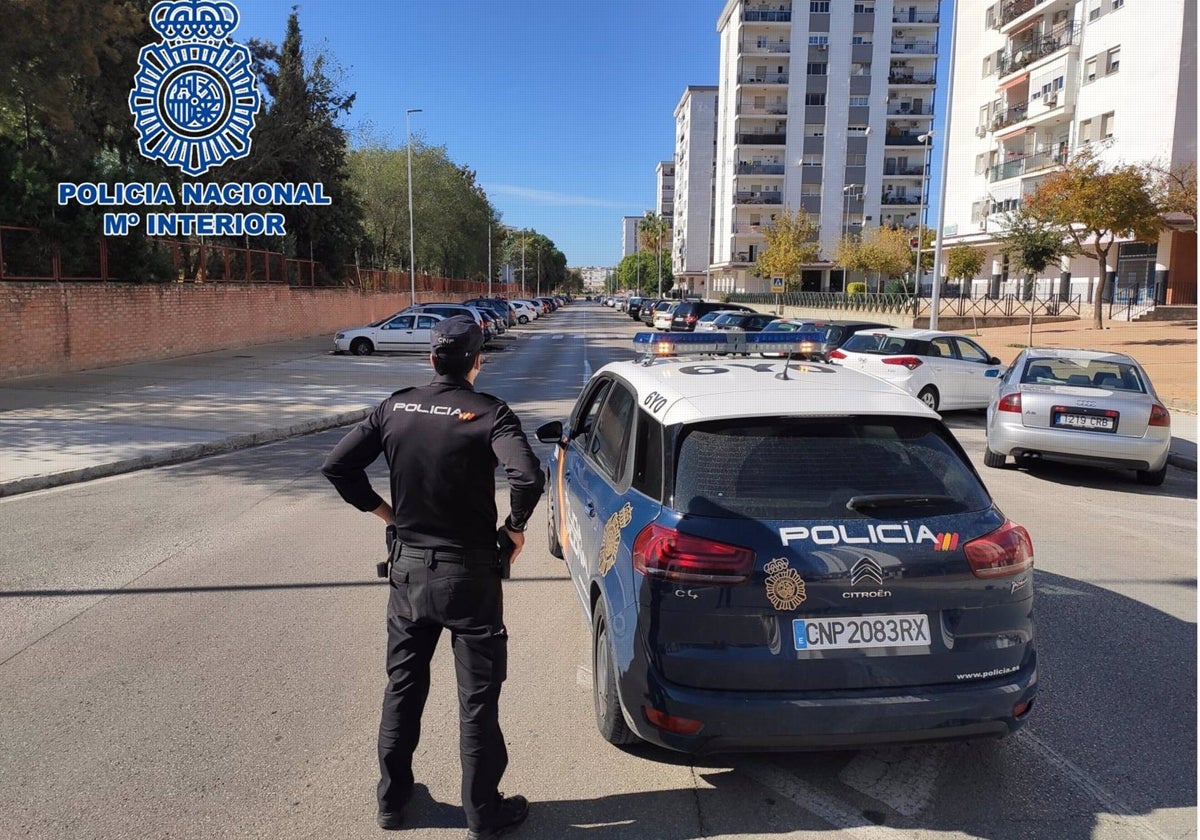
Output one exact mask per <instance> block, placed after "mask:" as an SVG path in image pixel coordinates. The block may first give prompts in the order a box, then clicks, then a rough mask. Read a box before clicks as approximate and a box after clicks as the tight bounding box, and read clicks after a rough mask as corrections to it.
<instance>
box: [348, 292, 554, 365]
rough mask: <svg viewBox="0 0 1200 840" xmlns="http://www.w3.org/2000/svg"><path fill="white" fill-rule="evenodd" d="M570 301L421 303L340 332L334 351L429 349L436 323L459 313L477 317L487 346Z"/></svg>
mask: <svg viewBox="0 0 1200 840" xmlns="http://www.w3.org/2000/svg"><path fill="white" fill-rule="evenodd" d="M569 300H570V299H569V298H568V297H565V296H549V297H536V298H514V299H511V300H509V299H506V298H488V297H479V298H472V299H471V300H467V301H463V302H462V303H455V302H450V301H446V302H433V303H418V304H415V305H413V306H409V307H408V308H406V309H403V310H401V311H400V312H397V313H395V314H393V315H389V316H388V317H387V318H384V319H382V320H380V321H376V322H374V323H372V324H367V325H366V326H363V327H355V328H353V329H347V330H340V331H338V333H337V335H335V336H334V339H333V346H334V352H337V353H351V354H353V355H355V356H369V355H371V354H372V353H386V352H398V351H404V350H428V349H429V334H430V330H432V329H433V325H434V324H436V323H437V322H438V321H440V320H442V319H443V318H450V317H453V316H455V315H467V316H469V317H471V318H473V319H474V320H475V322H476V323H477V324H479V326H480V328H481V329H482V330H483V336H484V345H485V346H486V345H487V344H488V343H489V342H491V341H492V340H493V339H495V338H496V337H498V336H501V335H503V334H504V333H505V332H507V331H508V330H509V329H511V328H512V327H515V326H517V325H518V324H528V323H530V322H531V321H535V320H537V319H538V318H542V317H544V316H546V315H549V314H550V313H552V312H554V311H555V310H557V309H559V308H560V307H562V306H566V304H567V303H568V302H569Z"/></svg>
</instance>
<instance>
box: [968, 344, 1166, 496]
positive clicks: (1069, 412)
mask: <svg viewBox="0 0 1200 840" xmlns="http://www.w3.org/2000/svg"><path fill="white" fill-rule="evenodd" d="M1170 448H1171V413H1170V412H1169V411H1167V409H1166V406H1164V405H1163V404H1162V401H1161V400H1159V398H1158V396H1157V395H1156V394H1155V393H1154V386H1153V385H1151V384H1150V377H1149V376H1147V375H1146V371H1145V370H1144V369H1143V368H1142V366H1141V365H1139V364H1138V363H1137V362H1136V361H1135V360H1134V359H1133V358H1132V357H1130V356H1126V355H1125V354H1124V353H1111V352H1107V351H1100V350H1063V349H1059V348H1045V349H1038V348H1030V349H1026V350H1022V351H1021V352H1020V354H1019V355H1018V356H1017V358H1016V359H1015V360H1014V361H1013V363H1012V364H1011V365H1010V366H1009V368H1008V370H1006V371H1005V372H1004V375H1003V376H1001V377H1000V383H999V385H998V386H997V387H996V390H995V391H994V392H993V396H992V402H991V404H990V405H989V406H988V410H987V444H986V446H985V448H984V454H983V463H984V464H986V465H987V466H989V467H996V468H998V467H1003V466H1004V465H1005V463H1006V461H1007V460H1008V457H1009V456H1010V455H1011V456H1013V457H1015V458H1016V459H1017V462H1018V463H1020V462H1022V461H1025V462H1026V463H1028V462H1030V461H1035V460H1037V461H1041V460H1045V461H1059V462H1062V463H1067V464H1084V465H1089V466H1094V467H1107V468H1109V469H1118V470H1122V469H1123V470H1134V471H1136V473H1137V480H1138V483H1140V484H1148V485H1151V486H1157V485H1159V484H1162V483H1163V480H1164V479H1165V478H1166V476H1167V455H1168V452H1169V450H1170Z"/></svg>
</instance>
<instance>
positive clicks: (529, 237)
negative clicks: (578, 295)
mask: <svg viewBox="0 0 1200 840" xmlns="http://www.w3.org/2000/svg"><path fill="white" fill-rule="evenodd" d="M414 177H416V176H414ZM501 260H502V262H504V263H507V264H509V265H511V266H513V277H514V278H515V279H516V283H517V285H518V286H519V287H520V288H524V289H526V290H532V291H531V293H536V291H537V289H538V286H539V284H540V286H541V293H542V294H545V293H546V292H547V291H549V290H551V289H556V288H559V287H560V286H563V285H564V284H565V283H566V282H567V255H566V254H564V253H563V252H562V251H560V250H559V249H558V246H557V245H555V244H554V241H553V240H552V239H550V237H548V236H546V235H545V234H542V233H538V232H537V231H535V230H514V231H510V232H509V234H508V236H507V237H506V238H505V240H504V247H503V251H502V252H501ZM522 265H524V266H525V271H524V274H523V275H522V273H521V266H522Z"/></svg>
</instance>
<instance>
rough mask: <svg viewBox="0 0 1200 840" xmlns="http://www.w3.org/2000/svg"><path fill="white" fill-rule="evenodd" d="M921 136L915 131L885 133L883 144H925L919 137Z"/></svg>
mask: <svg viewBox="0 0 1200 840" xmlns="http://www.w3.org/2000/svg"><path fill="white" fill-rule="evenodd" d="M920 136H921V135H920V134H917V133H915V132H908V131H900V132H897V133H895V134H887V135H885V136H884V138H883V144H884V145H885V146H924V145H925V144H924V143H922V142H921V141H920V140H918V139H917V138H918V137H920Z"/></svg>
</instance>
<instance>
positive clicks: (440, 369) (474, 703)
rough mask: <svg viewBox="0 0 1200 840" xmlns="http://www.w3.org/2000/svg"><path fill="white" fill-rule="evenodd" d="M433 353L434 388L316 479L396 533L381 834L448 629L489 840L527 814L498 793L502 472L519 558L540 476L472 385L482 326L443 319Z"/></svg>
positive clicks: (533, 459)
mask: <svg viewBox="0 0 1200 840" xmlns="http://www.w3.org/2000/svg"><path fill="white" fill-rule="evenodd" d="M431 344H432V352H431V354H430V361H431V362H432V363H433V367H434V370H435V371H436V372H437V376H436V378H435V379H434V380H433V382H432V383H430V384H429V385H426V386H424V387H417V388H405V389H402V390H400V391H397V392H396V393H394V394H392V395H391V396H390V397H388V398H387V399H386V400H384V401H383V403H381V404H380V405H379V407H378V408H376V409H375V411H374V412H372V413H371V415H370V416H369V417H367V418H366V419H365V420H363V421H362V422H361V423H359V424H358V425H357V426H355V427H354V428H353V429H352V430H351V431H350V433H349V434H347V435H346V436H345V437H344V438H343V439H342V440H341V442H340V443H338V445H337V446H336V447H334V449H333V452H331V453H330V455H329V457H328V458H327V459H326V460H325V464H324V466H323V467H322V470H321V471H322V472H323V473H324V475H325V477H326V478H328V479H329V480H330V481H331V482H332V483H333V486H334V487H335V488H336V489H337V491H338V493H339V494H341V497H342V498H343V499H345V500H346V501H347V502H349V503H350V504H352V505H354V507H356V508H358V509H359V510H361V511H366V512H370V513H374V514H375V515H376V516H378V517H379V518H380V519H382V520H383V521H384V522H385V523H387V524H388V525H394V526H395V534H396V538H397V539H396V543H395V546H394V549H393V551H392V553H391V558H392V565H391V576H390V595H389V598H388V610H387V626H388V652H387V671H388V685H387V689H386V690H385V692H384V696H383V714H382V718H381V720H380V723H379V771H380V780H379V789H378V799H379V813H378V817H377V821H378V823H379V825H380V827H382V828H385V829H397V828H400V827H401V826H402V825H403V821H404V813H403V811H404V806H405V804H406V803H407V802H408V800H409V798H410V797H411V795H412V786H413V775H412V756H413V751H414V750H415V749H416V747H417V741H418V739H419V737H420V727H421V712H422V710H423V709H424V707H425V699H426V697H427V696H428V694H429V661H430V658H431V657H432V656H433V651H434V648H435V647H436V645H437V641H438V638H439V636H440V635H441V633H442V628H446V629H448V630H449V631H450V639H451V644H452V645H453V649H454V664H455V673H456V676H457V678H458V714H459V754H460V759H461V764H462V800H463V808H464V809H465V810H466V813H467V826H468V829H469V830H468V832H467V838H468V840H484V838H491V837H497V836H499V835H500V834H501V833H502V832H504V831H505V830H506V829H509V828H511V827H513V826H515V825H517V824H518V823H520V822H521V821H522V820H524V819H525V816H526V814H527V813H528V810H529V803H528V802H527V801H526V800H525V798H524V797H523V796H511V797H505V796H504V795H503V794H501V793H499V792H498V790H497V787H498V785H499V783H500V777H501V776H503V775H504V770H505V767H506V766H507V765H508V751H507V749H506V748H505V745H504V736H503V734H502V733H501V731H500V721H499V708H498V707H499V699H500V685H501V683H502V682H503V681H504V679H505V675H506V674H505V671H506V667H507V660H508V647H507V645H508V635H507V631H506V630H505V627H504V609H503V601H502V595H501V589H500V573H499V570H498V566H497V563H496V558H497V529H496V518H497V513H496V502H495V478H494V473H495V469H496V466H497V462H499V463H500V464H503V465H504V468H505V472H506V473H507V475H508V483H509V487H510V489H511V493H510V513H509V516H508V518H507V519H506V520H505V521H504V528H505V530H506V531H507V532H508V536H509V537H510V538H511V539H512V542H513V543H514V544H515V548H514V549H513V558H514V559H515V558H516V556H517V554H518V553H519V552H520V550H521V547H522V545H524V542H525V535H524V531H525V525H526V523H527V521H528V519H529V517H530V515H531V514H532V512H533V508H534V506H535V505H536V504H537V502H538V499H539V498H540V497H541V494H542V486H543V483H544V477H543V474H542V469H541V465H540V464H539V463H538V459H537V456H536V455H534V453H533V450H532V449H531V448H530V446H529V441H528V439H527V438H526V437H525V433H524V432H523V431H522V430H521V422H520V421H519V420H518V419H517V415H516V414H514V413H513V411H512V409H511V408H509V407H508V405H507V404H506V403H505V402H504V401H503V400H500V399H497V398H496V397H493V396H490V395H488V394H484V393H481V392H479V391H476V390H475V388H474V383H475V378H476V377H477V376H478V375H479V370H480V363H481V358H482V357H481V356H480V350H481V349H482V347H483V333H482V332H481V330H480V328H479V326H478V325H477V324H476V323H475V321H474V320H473V319H472V318H470V317H469V316H466V315H456V316H454V317H453V318H448V319H446V320H443V321H439V322H438V323H437V324H436V325H435V326H434V328H433V332H432V337H431ZM380 453H382V454H383V456H384V458H385V459H386V460H387V465H388V470H389V472H390V475H391V491H392V504H391V505H388V504H387V503H386V502H384V500H383V499H382V498H381V497H380V496H379V494H377V493H376V492H375V491H374V490H373V489H372V487H371V483H370V481H369V480H368V479H367V475H366V472H365V470H366V467H367V466H368V465H369V464H371V463H372V462H373V461H374V460H375V459H376V458H377V457H378V456H379V455H380Z"/></svg>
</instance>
